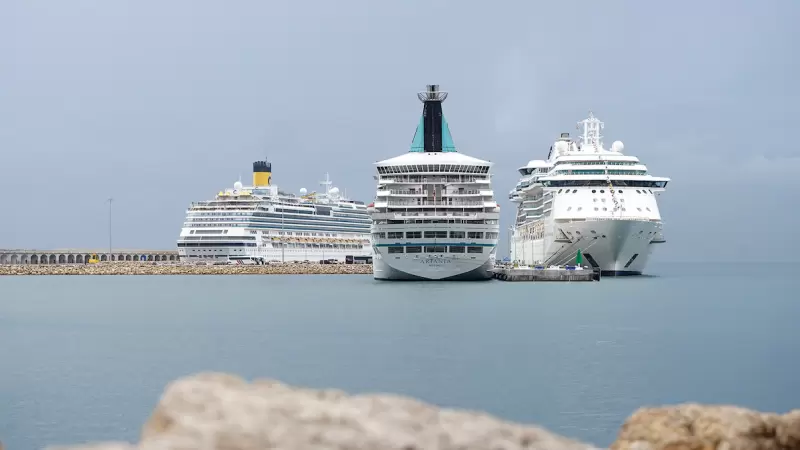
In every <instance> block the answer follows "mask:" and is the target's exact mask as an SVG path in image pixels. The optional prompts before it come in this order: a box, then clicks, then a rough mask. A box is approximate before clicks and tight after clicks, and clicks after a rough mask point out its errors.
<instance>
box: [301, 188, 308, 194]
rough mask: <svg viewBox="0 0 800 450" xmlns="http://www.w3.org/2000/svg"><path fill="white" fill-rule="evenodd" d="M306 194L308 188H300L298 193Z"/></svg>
mask: <svg viewBox="0 0 800 450" xmlns="http://www.w3.org/2000/svg"><path fill="white" fill-rule="evenodd" d="M306 194H308V189H306V188H300V195H306Z"/></svg>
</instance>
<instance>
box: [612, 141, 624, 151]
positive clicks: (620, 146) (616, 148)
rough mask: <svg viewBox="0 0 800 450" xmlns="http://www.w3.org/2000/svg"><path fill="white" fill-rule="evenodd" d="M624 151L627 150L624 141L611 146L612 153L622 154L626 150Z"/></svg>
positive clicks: (615, 142)
mask: <svg viewBox="0 0 800 450" xmlns="http://www.w3.org/2000/svg"><path fill="white" fill-rule="evenodd" d="M624 149H625V145H624V144H623V143H622V141H614V143H613V144H611V151H613V152H619V153H622V150H624Z"/></svg>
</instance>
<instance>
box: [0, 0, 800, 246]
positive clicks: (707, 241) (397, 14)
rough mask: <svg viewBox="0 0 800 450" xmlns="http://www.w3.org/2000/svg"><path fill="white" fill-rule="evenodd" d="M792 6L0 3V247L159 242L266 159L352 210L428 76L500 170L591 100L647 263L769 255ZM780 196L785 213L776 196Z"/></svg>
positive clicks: (408, 133)
mask: <svg viewBox="0 0 800 450" xmlns="http://www.w3.org/2000/svg"><path fill="white" fill-rule="evenodd" d="M798 20H800V3H798V2H796V1H792V0H784V1H777V0H775V1H771V0H762V1H758V2H756V1H744V0H733V1H732V0H725V1H723V0H703V1H696V0H695V1H684V0H680V1H673V2H669V3H663V2H660V3H654V2H645V1H634V0H631V1H627V2H623V1H608V0H606V1H598V0H594V1H566V0H562V1H550V2H533V1H521V0H520V1H504V0H495V1H492V2H477V1H464V0H460V1H455V0H454V1H443V0H440V1H436V0H425V1H423V0H402V1H394V2H387V1H378V0H373V1H367V0H340V1H329V0H314V1H301V0H292V1H265V0H235V1H227V2H223V1H219V0H217V1H211V0H135V1H134V0H130V1H118V0H70V1H63V0H51V1H46V0H0V188H2V192H3V194H4V198H5V202H4V203H5V204H4V208H3V210H2V213H1V214H2V215H1V216H0V217H2V220H0V247H5V248H20V247H24V248H63V247H95V248H104V247H105V246H107V243H108V221H107V212H108V206H107V203H106V202H105V199H106V198H108V197H113V198H114V199H115V202H114V210H113V237H114V247H120V248H123V247H124V248H170V249H171V248H175V240H176V238H177V236H178V233H179V231H180V228H181V224H182V222H183V218H184V215H185V209H186V207H187V206H188V204H189V203H190V202H191V201H196V200H204V199H208V198H211V197H213V195H214V194H215V193H216V192H217V191H218V190H220V189H221V188H224V187H229V186H231V185H232V184H233V182H234V181H236V180H237V179H238V178H239V176H240V175H241V176H242V178H243V179H244V180H245V181H247V180H250V177H251V175H250V170H251V163H252V161H253V160H256V159H260V158H263V157H265V156H267V157H268V158H269V160H270V161H272V163H273V172H274V175H273V180H274V182H275V183H276V184H279V185H280V186H281V187H282V188H284V189H286V190H289V191H294V192H297V191H298V190H299V189H300V188H301V187H306V188H308V189H309V190H311V189H316V188H318V187H319V184H318V182H319V181H320V180H322V179H323V178H324V174H325V172H330V176H331V179H332V180H333V181H334V184H335V186H338V187H339V188H340V189H341V190H345V189H346V190H347V193H348V195H349V196H350V197H352V198H355V199H360V200H364V201H366V202H369V201H371V200H372V199H373V197H374V193H375V181H374V180H373V178H372V176H373V173H374V166H373V163H374V162H375V161H376V160H380V159H384V158H388V157H392V156H396V155H399V154H402V153H404V152H406V151H408V148H409V145H410V143H411V139H412V136H413V133H414V129H415V126H416V124H417V122H418V118H419V114H420V112H421V110H422V105H421V104H420V102H419V101H418V100H417V99H416V92H417V91H420V90H423V89H424V88H425V85H426V84H434V83H436V84H440V85H441V89H442V90H446V91H449V92H450V96H449V98H448V99H447V101H446V102H445V104H444V112H445V114H446V116H447V118H448V121H449V123H450V129H451V131H452V133H453V137H454V140H455V143H456V146H457V148H458V150H459V151H461V152H463V153H466V154H468V155H471V156H475V157H480V158H484V159H489V160H491V161H493V162H494V163H495V166H494V187H495V193H496V195H497V198H498V199H499V201H500V204H501V207H502V208H503V223H502V228H503V231H504V235H503V237H502V238H501V243H500V244H501V247H500V251H499V254H500V255H505V254H506V253H507V239H506V236H505V230H506V229H507V228H508V226H510V225H511V223H512V221H513V216H514V212H513V204H512V203H510V202H509V201H508V191H509V190H510V189H511V188H512V187H513V186H514V184H515V183H516V181H517V178H518V173H517V171H516V169H517V168H518V167H519V166H521V165H524V164H525V163H526V162H527V161H528V160H530V159H540V158H544V157H546V156H547V151H548V148H549V146H550V145H551V143H552V141H553V139H554V138H555V137H557V136H558V134H559V133H560V132H562V131H569V132H572V133H574V132H575V123H576V122H577V121H579V120H581V119H583V118H584V117H585V116H586V115H587V112H588V111H589V110H590V109H591V110H592V111H594V113H595V115H596V116H598V117H599V118H600V119H601V120H603V121H604V122H605V124H606V128H605V131H604V134H605V137H606V143H607V145H609V146H610V144H611V142H613V141H614V140H622V141H623V142H624V143H625V151H626V153H629V154H633V155H636V156H638V157H639V158H640V159H641V160H642V161H643V162H644V163H646V164H647V165H648V168H649V169H650V171H651V173H653V174H654V175H660V176H668V177H671V178H672V182H671V183H670V185H669V186H668V190H667V193H665V194H663V195H662V196H661V200H660V201H661V208H662V209H661V211H662V215H663V218H664V222H665V225H664V229H665V235H666V238H667V241H668V242H667V244H665V245H662V246H660V247H659V248H658V252H657V253H656V254H655V255H654V260H659V261H698V260H706V259H716V260H725V259H731V258H736V259H742V258H744V259H752V260H759V261H766V260H774V259H783V260H786V259H788V258H789V252H788V248H787V244H788V243H790V242H794V239H793V233H794V232H796V231H797V224H798V220H797V219H798V213H797V211H798V208H800V206H798V205H800V201H798V200H797V197H798V194H800V189H799V188H798V187H797V183H796V181H795V178H796V177H797V174H798V169H800V147H798V144H797V139H796V138H795V136H794V134H796V133H797V130H798V129H800V124H798V122H797V121H798V119H800V114H798V112H799V111H798V105H800V95H799V94H800V89H798V83H797V81H796V80H797V77H798V72H800V63H798V60H799V59H800V49H798V45H800V31H797V30H798V28H797V25H796V24H797V23H798ZM792 205H794V206H792Z"/></svg>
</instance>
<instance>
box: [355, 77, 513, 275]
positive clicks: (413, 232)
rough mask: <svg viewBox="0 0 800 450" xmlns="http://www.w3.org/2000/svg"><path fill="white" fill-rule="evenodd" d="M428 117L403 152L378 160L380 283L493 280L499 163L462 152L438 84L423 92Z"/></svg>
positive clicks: (375, 241) (375, 224) (375, 234)
mask: <svg viewBox="0 0 800 450" xmlns="http://www.w3.org/2000/svg"><path fill="white" fill-rule="evenodd" d="M417 96H418V98H419V100H420V101H421V102H422V103H423V105H424V106H423V110H422V116H421V117H420V119H419V125H418V126H417V130H416V133H415V134H414V138H413V140H412V143H411V150H410V151H409V152H408V153H406V154H404V155H401V156H397V157H395V158H391V159H387V160H385V161H380V162H378V163H376V165H377V175H376V176H375V179H376V180H377V181H378V187H377V195H376V198H375V203H374V204H371V205H370V207H369V211H370V215H371V216H372V245H373V251H374V260H373V273H374V277H375V279H379V280H484V279H489V278H491V269H492V268H493V265H494V264H493V263H494V258H495V251H496V247H497V238H498V232H499V222H498V221H499V216H500V209H499V206H498V205H497V202H496V201H495V199H494V193H493V192H492V187H491V175H490V172H489V171H490V169H491V167H492V163H490V162H488V161H482V160H480V159H477V158H472V157H470V156H467V155H463V154H461V153H458V152H457V151H456V148H455V145H454V144H453V138H452V136H451V135H450V129H449V127H448V125H447V120H445V117H444V114H443V113H442V102H443V101H444V100H445V98H447V93H446V92H442V91H439V89H438V86H437V85H429V86H428V87H427V91H425V92H420V93H418V94H417Z"/></svg>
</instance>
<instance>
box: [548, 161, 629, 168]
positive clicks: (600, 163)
mask: <svg viewBox="0 0 800 450" xmlns="http://www.w3.org/2000/svg"><path fill="white" fill-rule="evenodd" d="M563 164H580V165H582V166H605V165H609V166H635V165H637V164H641V163H640V162H636V161H559V162H557V163H556V167H558V166H560V165H563Z"/></svg>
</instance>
